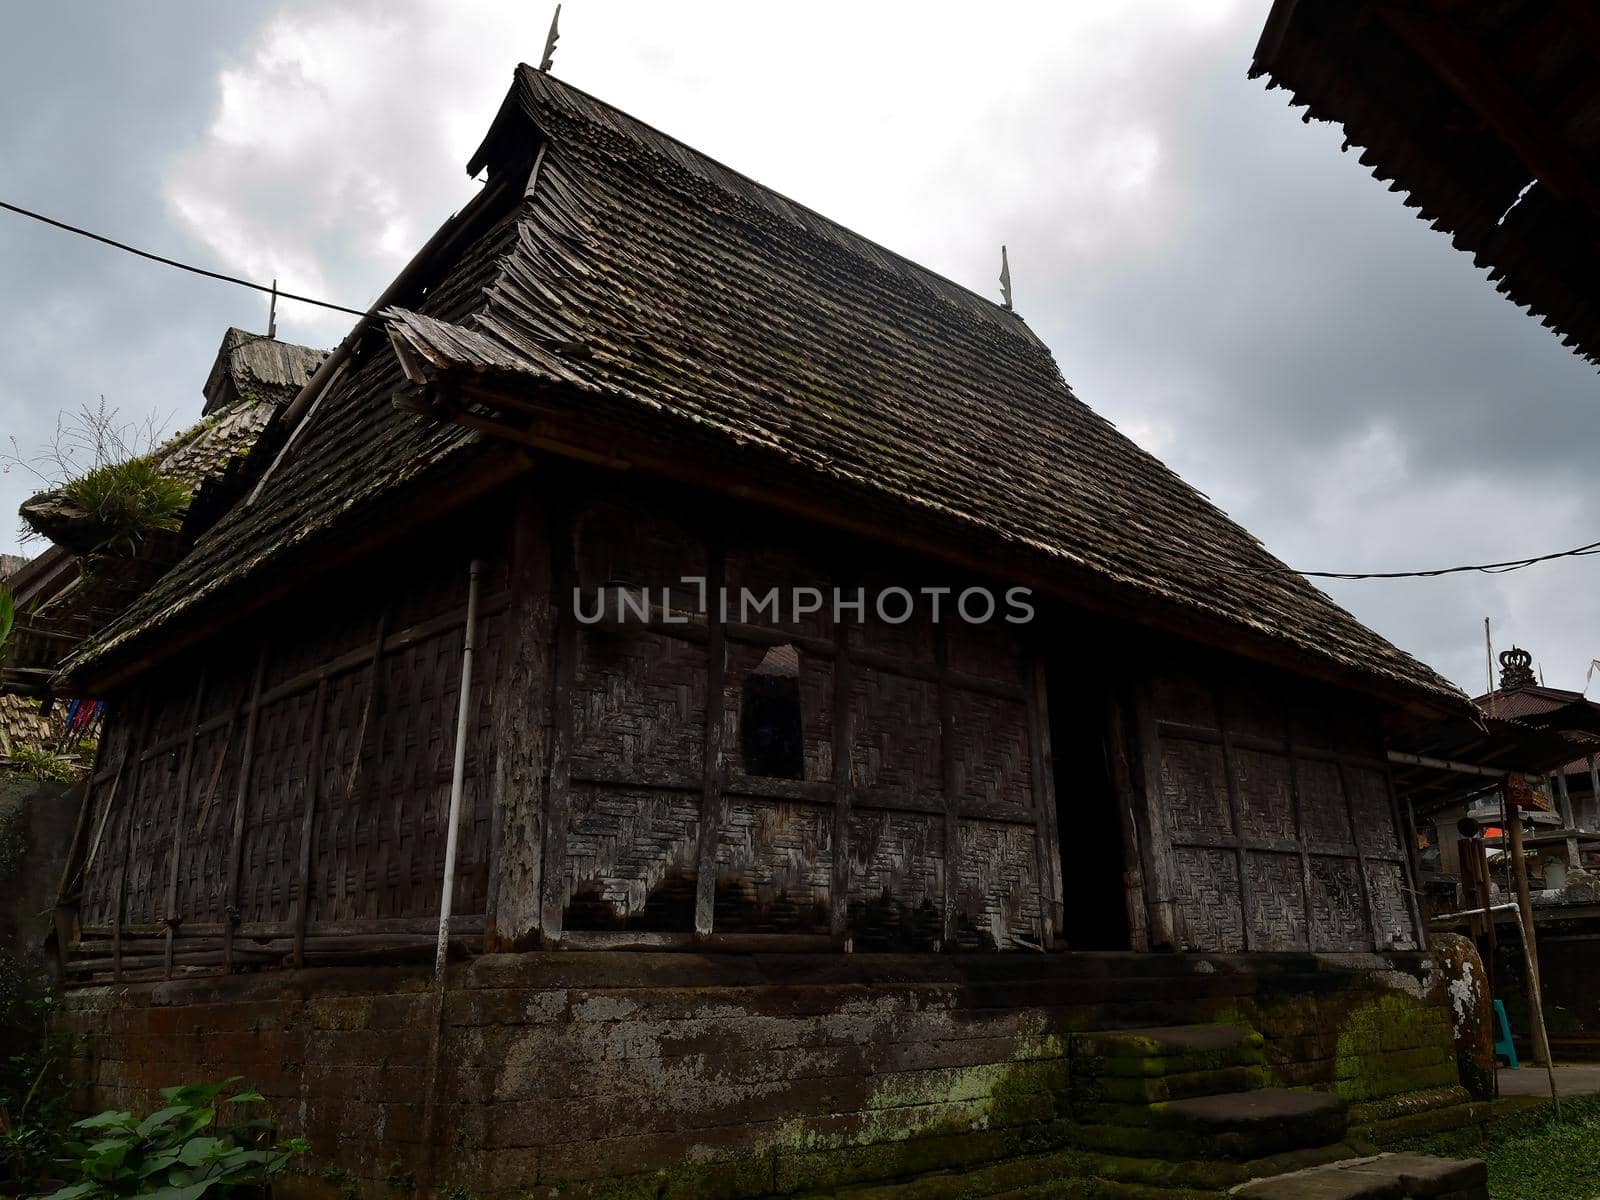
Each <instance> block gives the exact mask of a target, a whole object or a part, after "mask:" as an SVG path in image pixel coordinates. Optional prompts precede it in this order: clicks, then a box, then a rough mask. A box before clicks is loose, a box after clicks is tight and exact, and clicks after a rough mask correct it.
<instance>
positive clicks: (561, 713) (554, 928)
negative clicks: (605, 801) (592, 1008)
mask: <svg viewBox="0 0 1600 1200" xmlns="http://www.w3.org/2000/svg"><path fill="white" fill-rule="evenodd" d="M552 528H553V532H552V535H551V539H550V544H551V549H552V555H551V558H552V562H553V566H552V573H553V576H554V578H555V596H556V652H555V654H556V661H555V665H554V672H553V673H554V676H555V686H554V689H553V691H552V693H551V697H550V732H551V737H550V783H549V787H548V788H547V789H546V792H545V817H544V866H543V868H542V871H541V878H540V893H541V895H542V897H543V900H542V904H541V909H540V915H539V934H540V937H541V938H543V939H546V940H551V939H555V938H559V937H560V936H561V924H562V920H563V915H562V914H563V911H564V910H565V908H566V899H567V896H566V890H567V828H568V826H569V825H570V824H571V822H572V767H571V762H570V760H571V756H572V691H573V687H574V686H575V684H576V681H577V676H578V615H577V613H576V612H574V611H573V607H572V591H573V588H574V587H576V586H577V581H578V564H577V560H576V550H577V547H576V545H575V543H574V540H573V539H574V537H575V536H576V528H575V523H574V521H573V519H572V514H571V513H561V514H558V515H557V516H556V517H555V520H554V523H553V526H552Z"/></svg>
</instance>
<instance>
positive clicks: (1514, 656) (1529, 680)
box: [1500, 646, 1534, 692]
mask: <svg viewBox="0 0 1600 1200" xmlns="http://www.w3.org/2000/svg"><path fill="white" fill-rule="evenodd" d="M1533 685H1534V675H1533V655H1531V654H1529V653H1528V652H1527V651H1526V650H1524V649H1523V648H1522V647H1521V646H1513V647H1511V649H1509V650H1502V651H1501V652H1500V690H1501V691H1502V692H1514V691H1516V690H1517V689H1518V688H1525V687H1532V686H1533Z"/></svg>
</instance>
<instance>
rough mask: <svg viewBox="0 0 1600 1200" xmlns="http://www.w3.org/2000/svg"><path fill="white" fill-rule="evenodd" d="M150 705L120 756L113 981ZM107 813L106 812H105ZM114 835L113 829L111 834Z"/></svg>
mask: <svg viewBox="0 0 1600 1200" xmlns="http://www.w3.org/2000/svg"><path fill="white" fill-rule="evenodd" d="M150 713H151V709H150V705H149V703H148V701H147V702H146V703H145V705H144V711H143V712H142V713H141V714H140V716H139V733H138V736H137V737H136V738H135V739H134V743H133V744H132V745H131V746H129V747H128V753H127V755H125V756H124V757H123V764H124V765H126V764H127V762H128V759H129V758H132V760H133V771H132V772H131V773H130V774H129V776H128V789H127V791H128V798H127V800H126V801H124V802H123V805H122V807H123V809H124V811H126V812H127V814H128V818H127V820H126V822H124V824H123V827H122V854H121V856H120V859H119V861H118V864H117V901H116V906H115V908H114V909H113V910H112V911H113V913H114V914H115V917H114V920H115V925H114V927H113V928H112V930H111V978H112V979H114V980H117V981H120V980H121V979H122V924H123V916H124V914H125V913H126V911H127V904H128V858H129V854H130V852H131V849H132V843H133V818H134V816H135V812H136V809H137V807H138V803H139V782H140V780H141V778H142V777H143V774H144V758H143V757H142V755H141V753H140V750H139V748H140V747H141V746H143V745H144V743H145V740H146V739H147V738H148V736H149V733H150ZM107 815H108V816H109V815H110V814H109V813H108V814H107ZM115 835H116V831H115V829H113V830H112V836H115Z"/></svg>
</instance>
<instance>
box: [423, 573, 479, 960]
mask: <svg viewBox="0 0 1600 1200" xmlns="http://www.w3.org/2000/svg"><path fill="white" fill-rule="evenodd" d="M479 566H480V564H479V562H478V560H477V559H473V560H472V566H471V567H469V568H468V576H467V632H466V638H465V640H464V643H463V646H462V650H461V703H460V706H459V707H458V708H457V709H456V761H455V767H454V769H453V770H452V772H451V774H450V826H449V832H448V833H447V834H446V835H445V841H444V890H443V891H442V892H441V893H440V894H439V941H438V944H437V945H436V946H435V948H434V953H433V973H434V978H435V979H436V980H441V979H443V978H444V965H445V960H446V959H448V958H449V957H450V909H451V906H452V903H453V901H454V899H455V890H456V840H457V836H458V827H459V826H460V824H461V819H460V818H461V791H462V786H463V784H464V783H465V781H466V776H467V720H468V718H469V710H470V707H471V703H472V650H473V646H474V644H475V643H476V641H477V631H478V570H479Z"/></svg>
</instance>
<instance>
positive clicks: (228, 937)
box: [222, 638, 267, 972]
mask: <svg viewBox="0 0 1600 1200" xmlns="http://www.w3.org/2000/svg"><path fill="white" fill-rule="evenodd" d="M266 671H267V643H266V639H265V638H263V639H262V641H261V648H260V650H258V651H257V652H256V674H255V681H254V682H253V683H252V684H251V685H250V713H249V715H248V716H247V717H246V718H245V725H244V748H243V750H242V751H241V753H240V756H239V795H238V799H237V800H236V801H235V802H234V806H233V836H232V838H231V839H230V841H229V843H228V873H227V876H226V878H225V883H226V885H227V891H226V893H225V895H226V901H225V903H224V904H223V910H222V918H223V919H222V931H223V932H222V968H223V971H224V972H232V970H233V930H234V927H235V926H236V925H238V923H239V868H240V860H241V859H242V858H243V856H244V829H245V809H246V806H247V805H248V804H249V801H250V772H251V771H252V769H253V768H254V766H255V763H254V756H255V744H256V725H257V722H258V719H259V718H260V716H261V681H262V678H263V677H264V676H265V675H266Z"/></svg>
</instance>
